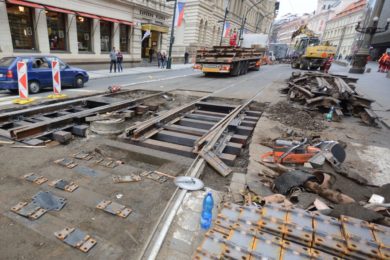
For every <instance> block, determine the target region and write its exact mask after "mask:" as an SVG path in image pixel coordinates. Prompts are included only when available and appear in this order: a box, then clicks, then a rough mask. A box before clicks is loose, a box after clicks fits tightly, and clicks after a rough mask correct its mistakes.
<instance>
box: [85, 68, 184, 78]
mask: <svg viewBox="0 0 390 260" xmlns="http://www.w3.org/2000/svg"><path fill="white" fill-rule="evenodd" d="M190 68H192V66H191V67H187V68H178V69H170V70H168V69H162V70H155V71H140V72H132V73H127V74H126V73H124V74H120V73H116V74H112V75H104V76H102V77H96V78H92V77H91V76H90V77H89V80H94V79H104V78H115V77H120V76H130V75H139V74H148V73H157V72H168V71H174V70H184V69H190Z"/></svg>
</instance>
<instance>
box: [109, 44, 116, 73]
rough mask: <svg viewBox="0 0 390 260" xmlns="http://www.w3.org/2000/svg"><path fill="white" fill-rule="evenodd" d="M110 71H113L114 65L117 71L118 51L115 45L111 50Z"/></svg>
mask: <svg viewBox="0 0 390 260" xmlns="http://www.w3.org/2000/svg"><path fill="white" fill-rule="evenodd" d="M110 60H111V61H110V73H111V72H112V66H114V72H116V62H117V57H116V51H115V47H112V50H111V52H110Z"/></svg>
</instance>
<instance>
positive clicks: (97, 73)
mask: <svg viewBox="0 0 390 260" xmlns="http://www.w3.org/2000/svg"><path fill="white" fill-rule="evenodd" d="M192 66H193V64H172V69H170V70H167V69H161V68H158V67H157V66H156V67H150V66H149V67H135V68H127V69H124V70H123V72H120V73H119V72H117V73H114V72H112V73H110V71H109V70H108V69H105V70H92V71H88V74H89V79H101V78H112V77H119V76H126V75H133V74H143V73H154V72H164V71H172V70H182V69H188V68H192Z"/></svg>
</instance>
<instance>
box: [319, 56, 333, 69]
mask: <svg viewBox="0 0 390 260" xmlns="http://www.w3.org/2000/svg"><path fill="white" fill-rule="evenodd" d="M333 61H334V56H333V54H331V55H330V57H329V58H328V59H327V60H326V61H325V64H324V66H323V68H322V70H323V71H324V73H328V72H329V69H330V66H332V62H333Z"/></svg>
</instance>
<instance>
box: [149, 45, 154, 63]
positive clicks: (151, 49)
mask: <svg viewBox="0 0 390 260" xmlns="http://www.w3.org/2000/svg"><path fill="white" fill-rule="evenodd" d="M153 54H154V49H153V48H150V49H149V63H152V62H153Z"/></svg>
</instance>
